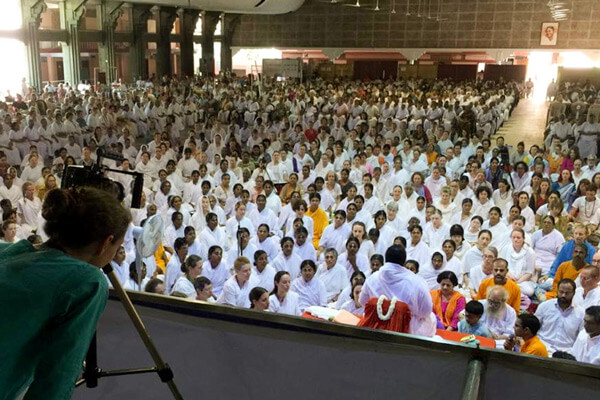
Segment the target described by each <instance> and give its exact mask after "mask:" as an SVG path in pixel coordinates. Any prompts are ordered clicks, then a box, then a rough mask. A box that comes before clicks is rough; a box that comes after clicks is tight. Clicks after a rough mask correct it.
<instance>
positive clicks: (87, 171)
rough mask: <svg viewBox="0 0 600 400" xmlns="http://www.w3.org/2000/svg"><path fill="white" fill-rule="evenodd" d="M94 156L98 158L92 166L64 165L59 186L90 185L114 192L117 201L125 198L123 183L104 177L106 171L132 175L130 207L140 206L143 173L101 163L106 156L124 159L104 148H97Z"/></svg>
mask: <svg viewBox="0 0 600 400" xmlns="http://www.w3.org/2000/svg"><path fill="white" fill-rule="evenodd" d="M96 156H97V157H98V159H97V161H96V163H95V164H94V165H92V166H83V165H65V170H64V172H63V179H62V185H61V187H62V188H63V189H66V188H70V187H81V186H92V187H95V188H98V189H102V190H105V191H108V192H110V193H114V194H115V195H116V197H117V198H118V199H119V201H123V199H124V198H125V191H124V188H123V185H121V184H120V183H119V182H115V181H113V180H112V179H110V178H108V177H106V172H115V173H118V174H125V175H132V176H133V177H134V183H133V188H132V190H131V208H140V207H141V205H142V192H143V187H144V174H142V173H139V172H130V171H122V170H118V169H112V168H108V167H107V166H104V165H102V159H103V158H108V159H110V160H115V161H119V162H122V161H124V160H125V158H124V157H123V156H122V155H121V154H118V153H113V152H107V151H105V150H104V149H102V148H99V149H98V150H97V151H96Z"/></svg>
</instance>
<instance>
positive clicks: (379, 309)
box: [377, 295, 398, 321]
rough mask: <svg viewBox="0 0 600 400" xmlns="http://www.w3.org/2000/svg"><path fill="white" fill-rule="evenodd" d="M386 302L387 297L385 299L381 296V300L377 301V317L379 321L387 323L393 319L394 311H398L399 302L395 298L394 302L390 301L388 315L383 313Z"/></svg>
mask: <svg viewBox="0 0 600 400" xmlns="http://www.w3.org/2000/svg"><path fill="white" fill-rule="evenodd" d="M385 300H387V297H385V296H384V295H381V296H379V299H377V317H379V319H380V320H382V321H387V320H389V319H390V318H392V315H393V314H394V310H395V309H396V302H397V301H398V299H397V298H396V297H393V298H392V300H391V301H390V307H389V308H388V312H387V314H384V313H383V302H384V301H385Z"/></svg>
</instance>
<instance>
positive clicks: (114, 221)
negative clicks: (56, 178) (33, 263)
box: [42, 187, 131, 248]
mask: <svg viewBox="0 0 600 400" xmlns="http://www.w3.org/2000/svg"><path fill="white" fill-rule="evenodd" d="M42 216H43V217H44V219H45V220H46V223H45V224H44V231H45V232H46V234H47V235H48V236H49V237H50V240H51V241H52V242H54V243H55V244H57V245H59V246H65V247H73V248H83V247H86V246H88V245H90V244H92V243H94V242H98V241H101V240H104V239H105V238H107V237H108V236H110V235H113V236H114V237H115V239H121V238H122V237H123V236H125V232H126V231H127V227H128V226H129V222H130V221H131V214H130V213H129V212H127V210H126V209H125V208H124V207H123V206H122V205H121V204H120V203H119V201H118V200H117V199H116V198H115V196H114V195H112V194H110V193H108V192H105V191H103V190H100V189H95V188H91V187H80V188H70V189H53V190H51V191H50V192H48V194H47V195H46V199H45V200H44V204H43V205H42Z"/></svg>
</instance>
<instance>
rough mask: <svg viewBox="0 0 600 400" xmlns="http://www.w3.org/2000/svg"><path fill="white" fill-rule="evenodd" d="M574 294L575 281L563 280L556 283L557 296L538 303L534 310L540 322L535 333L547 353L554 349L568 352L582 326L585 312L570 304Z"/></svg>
mask: <svg viewBox="0 0 600 400" xmlns="http://www.w3.org/2000/svg"><path fill="white" fill-rule="evenodd" d="M574 294H575V282H574V281H572V280H570V279H569V280H563V281H561V283H559V285H558V291H557V296H558V297H557V298H555V299H552V300H548V301H544V302H542V303H540V305H539V307H538V308H537V310H536V312H535V316H536V317H538V319H539V320H540V323H541V324H542V326H541V328H540V330H539V331H538V333H537V334H538V337H539V338H540V340H541V341H542V342H544V344H545V345H546V349H548V354H551V353H553V352H555V351H566V352H569V351H570V350H571V347H573V344H574V343H575V339H577V335H578V334H579V331H581V329H582V328H583V316H584V314H585V312H584V310H583V309H581V308H579V307H575V306H574V305H573V304H572V303H573V295H574Z"/></svg>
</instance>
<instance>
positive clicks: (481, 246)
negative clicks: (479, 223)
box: [463, 230, 492, 274]
mask: <svg viewBox="0 0 600 400" xmlns="http://www.w3.org/2000/svg"><path fill="white" fill-rule="evenodd" d="M491 240H492V234H491V233H490V231H488V230H482V231H480V232H479V235H478V236H477V244H476V245H475V246H473V247H471V248H470V249H469V250H468V251H467V252H466V253H465V255H464V257H463V268H464V269H463V272H464V273H465V274H468V273H469V272H470V270H471V268H473V267H475V266H477V265H481V264H483V250H485V248H486V247H488V245H489V244H490V241H491Z"/></svg>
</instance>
